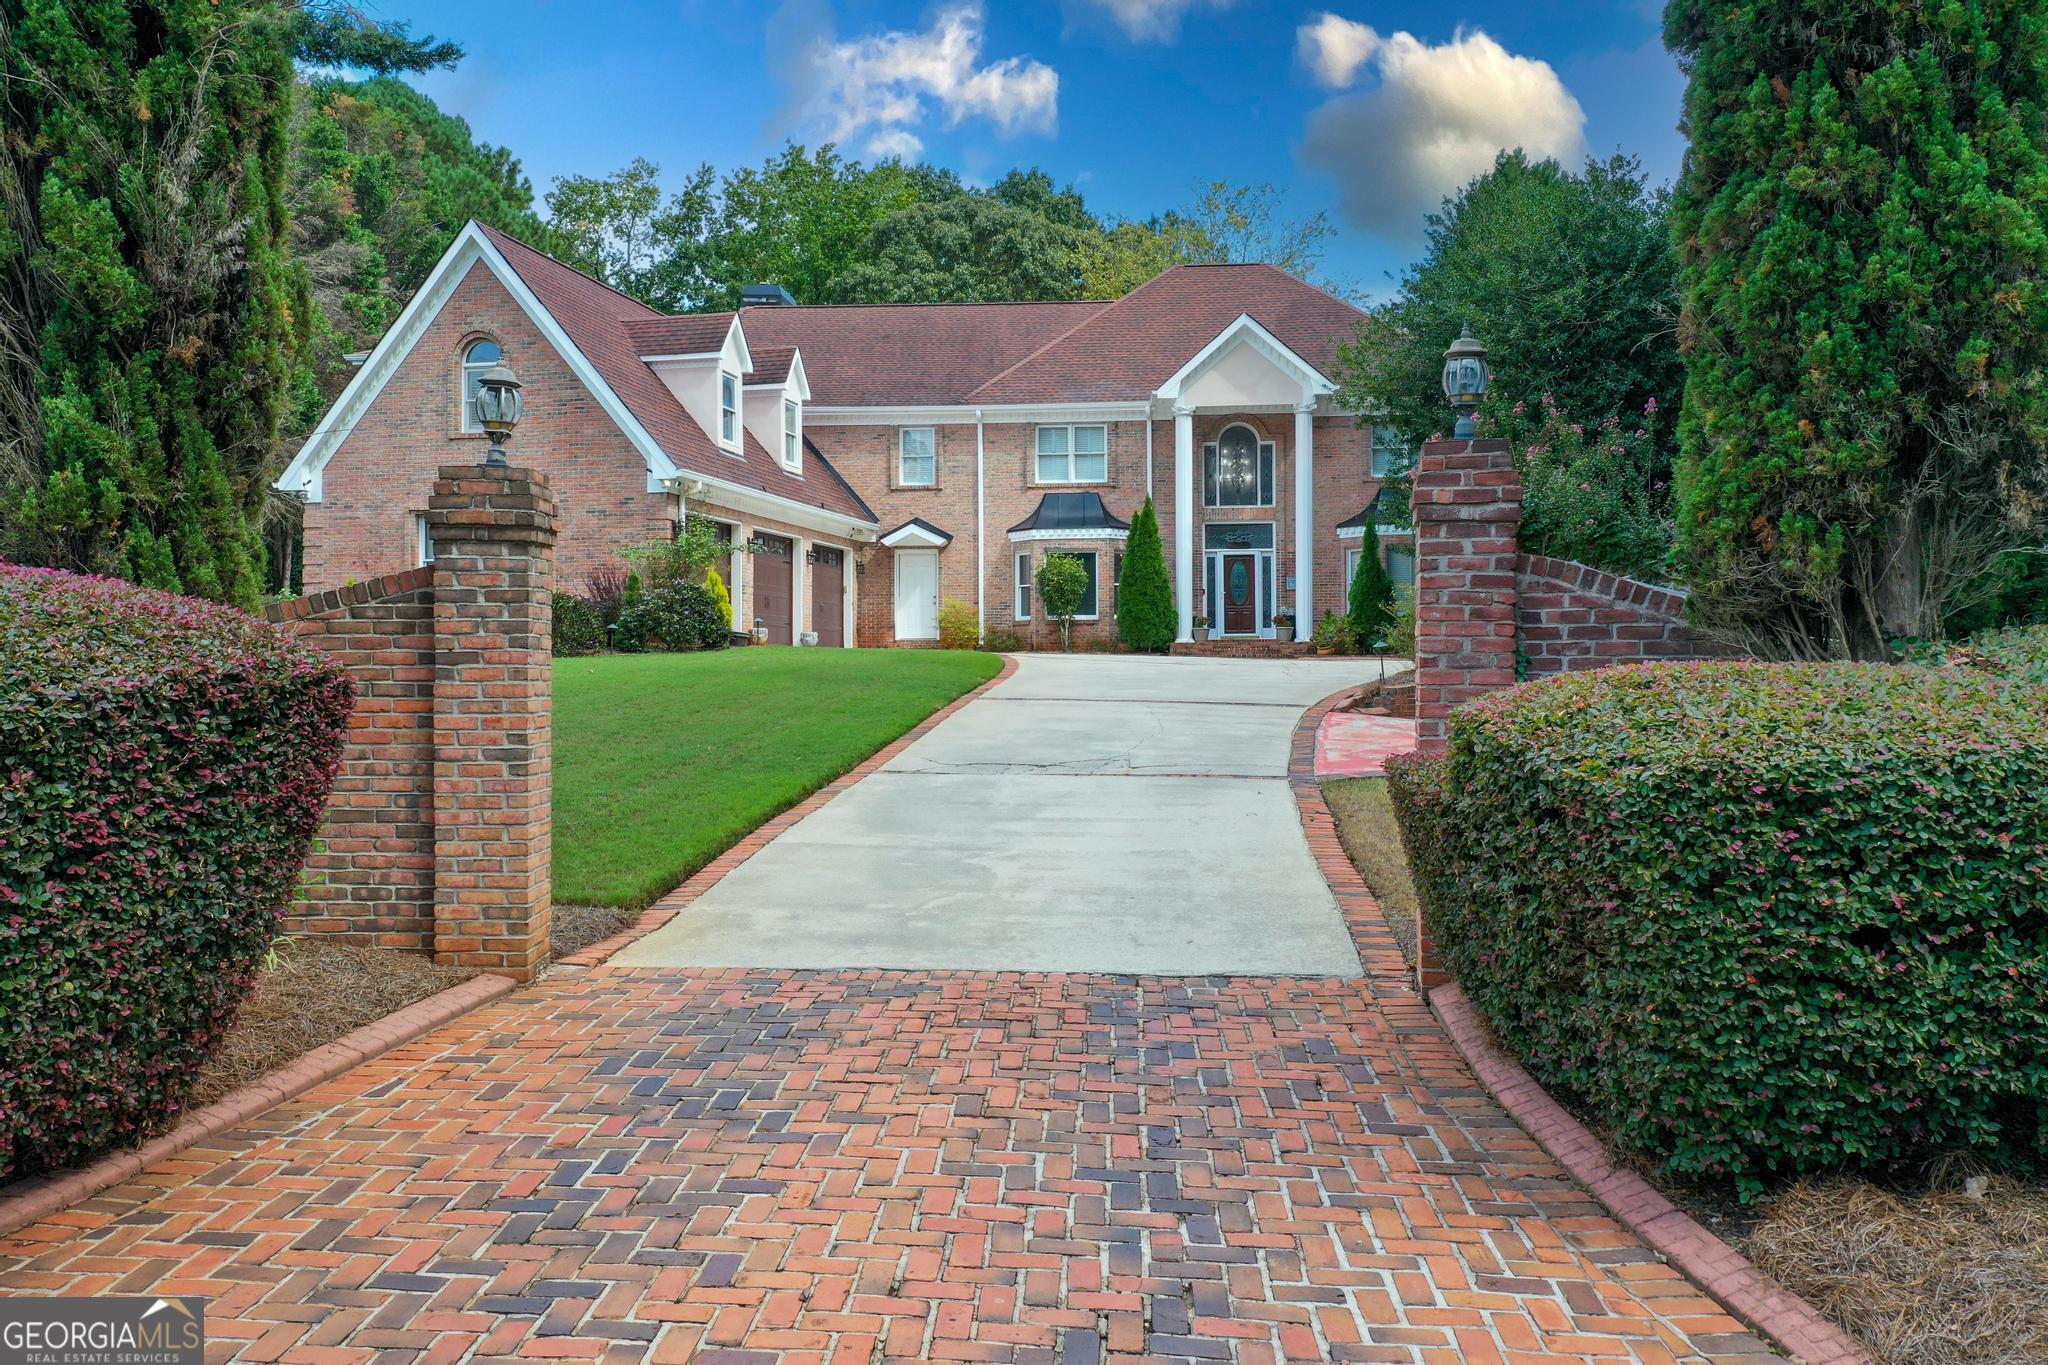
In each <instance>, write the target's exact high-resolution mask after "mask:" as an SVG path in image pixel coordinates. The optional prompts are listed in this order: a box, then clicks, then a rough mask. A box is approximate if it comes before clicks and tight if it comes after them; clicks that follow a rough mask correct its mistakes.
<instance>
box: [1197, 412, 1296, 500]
mask: <svg viewBox="0 0 2048 1365" xmlns="http://www.w3.org/2000/svg"><path fill="white" fill-rule="evenodd" d="M1239 427H1243V428H1244V429H1245V430H1246V431H1248V432H1250V433H1251V436H1252V444H1253V446H1254V448H1255V454H1254V457H1253V458H1255V459H1257V460H1258V461H1259V462H1260V463H1261V464H1263V463H1264V462H1265V461H1267V460H1271V461H1272V462H1273V477H1272V478H1271V479H1270V480H1268V481H1267V482H1268V484H1269V485H1270V487H1271V491H1272V494H1273V496H1272V497H1271V498H1269V499H1267V500H1266V501H1265V502H1210V501H1209V461H1210V459H1211V457H1214V458H1215V459H1216V461H1217V467H1216V495H1217V497H1219V498H1220V497H1222V496H1223V466H1222V456H1223V438H1224V437H1225V436H1228V435H1229V434H1230V433H1231V432H1233V431H1235V430H1236V429H1237V428H1239ZM1198 473H1199V477H1200V478H1201V480H1202V506H1203V507H1205V508H1207V507H1213V508H1215V509H1216V510H1218V511H1242V510H1243V509H1244V508H1247V507H1278V506H1279V505H1280V444H1279V442H1277V441H1269V440H1267V439H1266V438H1265V437H1263V436H1261V435H1260V434H1259V432H1258V429H1257V428H1256V427H1253V426H1251V425H1249V424H1248V423H1244V422H1232V423H1231V424H1230V425H1229V426H1227V427H1225V428H1223V430H1221V431H1219V432H1217V433H1216V439H1215V440H1213V441H1205V442H1203V443H1202V468H1201V469H1200V471H1199V472H1198ZM1259 473H1260V471H1259V470H1257V469H1254V470H1252V488H1253V491H1254V492H1256V491H1257V489H1258V484H1259Z"/></svg>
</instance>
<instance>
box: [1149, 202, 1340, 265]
mask: <svg viewBox="0 0 2048 1365" xmlns="http://www.w3.org/2000/svg"><path fill="white" fill-rule="evenodd" d="M1286 196H1287V191H1285V190H1283V189H1281V188H1280V187H1279V186H1278V185H1272V184H1257V185H1233V184H1230V183H1229V182H1227V181H1223V180H1213V181H1210V182H1209V183H1207V184H1205V185H1202V186H1201V187H1200V193H1199V194H1197V195H1196V197H1195V202H1194V203H1193V204H1192V205H1190V206H1189V207H1188V208H1187V209H1186V210H1185V217H1186V218H1187V219H1188V220H1190V221H1191V222H1193V224H1194V225H1195V228H1196V229H1197V231H1198V232H1199V233H1200V235H1201V237H1202V239H1203V240H1204V241H1205V242H1207V243H1208V245H1209V247H1210V249H1211V250H1212V252H1213V253H1214V257H1213V258H1214V259H1215V260H1219V261H1240V262H1242V261H1263V262H1265V263H1266V264H1267V265H1274V266H1278V267H1279V268H1280V269H1282V270H1284V271H1286V272H1287V273H1288V274H1290V275H1298V276H1300V277H1301V278H1302V279H1305V280H1306V279H1313V278H1315V275H1316V272H1317V269H1318V268H1319V267H1320V266H1321V264H1322V260H1323V253H1324V252H1325V251H1326V250H1328V248H1329V245H1330V239H1331V238H1332V237H1335V236H1336V235H1337V229H1336V228H1335V227H1333V226H1332V225H1331V223H1330V217H1329V215H1328V214H1326V213H1323V212H1321V211H1320V210H1318V211H1317V212H1315V213H1312V214H1310V215H1309V216H1308V217H1306V218H1289V217H1287V216H1285V214H1284V212H1283V210H1282V204H1281V201H1282V200H1283V199H1285V198H1286Z"/></svg>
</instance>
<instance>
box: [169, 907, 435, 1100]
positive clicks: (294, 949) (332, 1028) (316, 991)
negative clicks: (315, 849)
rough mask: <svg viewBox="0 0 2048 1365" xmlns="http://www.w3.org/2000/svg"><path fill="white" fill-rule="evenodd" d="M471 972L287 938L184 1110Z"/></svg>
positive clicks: (407, 956)
mask: <svg viewBox="0 0 2048 1365" xmlns="http://www.w3.org/2000/svg"><path fill="white" fill-rule="evenodd" d="M475 975H476V973H475V971H473V970H471V969H470V968H468V967H438V966H436V965H434V959H433V958H431V957H429V956H428V955H426V954H425V953H407V952H400V951H398V950H397V949H393V948H358V947H354V946H351V945H348V944H341V943H324V942H321V941H320V940H318V939H309V938H293V939H286V940H285V941H284V942H283V943H281V944H280V945H279V947H278V950H277V953H276V957H275V961H274V962H273V963H272V964H271V965H270V966H268V967H265V968H264V969H263V971H262V972H260V973H258V975H257V977H256V989H255V990H254V991H252V992H251V993H250V995H249V998H248V999H247V1000H246V1001H244V1002H243V1004H242V1010H241V1013H240V1014H239V1015H237V1016H236V1018H235V1026H234V1027H233V1028H231V1029H229V1030H228V1035H227V1038H226V1039H225V1040H224V1041H223V1042H222V1043H221V1046H220V1050H219V1051H218V1052H216V1053H214V1054H213V1057H212V1058H211V1059H210V1060H209V1061H208V1062H207V1063H206V1065H205V1066H203V1067H201V1068H200V1071H199V1079H198V1080H197V1082H195V1083H194V1085H193V1087H192V1092H191V1094H190V1096H189V1097H188V1098H187V1099H186V1102H185V1112H187V1113H189V1112H191V1111H192V1110H194V1109H198V1108H200V1107H202V1106H204V1105H208V1104H211V1103H213V1102H214V1101H215V1100H217V1099H219V1098H220V1097H221V1096H223V1095H225V1094H227V1093H228V1092H230V1091H232V1090H237V1089H240V1088H241V1087H242V1086H245V1085H247V1084H249V1083H250V1082H251V1081H255V1080H259V1079H261V1078H262V1077H263V1076H264V1075H265V1074H267V1073H269V1072H271V1071H275V1070H276V1069H277V1068H279V1067H281V1066H287V1065H289V1064H290V1063H292V1062H294V1061H297V1060H298V1059H299V1058H300V1057H302V1056H304V1055H305V1054H306V1053H308V1052H311V1051H312V1050H313V1049H314V1048H316V1047H321V1046H324V1045H325V1044H327V1043H331V1042H333V1041H334V1040H335V1039H337V1038H339V1037H341V1036H342V1035H343V1034H345V1033H349V1032H352V1031H354V1030H355V1029H359V1028H361V1027H362V1026H363V1025H365V1024H374V1023H376V1022H377V1021H378V1020H379V1019H382V1018H383V1017H384V1016H385V1015H387V1014H390V1013H392V1012H393V1011H394V1010H401V1009H404V1008H405V1007H406V1006H407V1005H410V1004H413V1003H415V1002H416V1001H420V1000H424V999H426V998H427V997H428V996H430V995H434V994H436V993H437V992H440V991H444V990H447V989H448V988H449V987H450V986H454V985H458V984H460V983H461V982H464V981H467V980H469V978H471V977H472V976H475Z"/></svg>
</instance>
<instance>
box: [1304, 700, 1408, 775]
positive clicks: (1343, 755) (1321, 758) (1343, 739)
mask: <svg viewBox="0 0 2048 1365" xmlns="http://www.w3.org/2000/svg"><path fill="white" fill-rule="evenodd" d="M1414 748H1415V722H1414V721H1412V720H1407V719H1404V718H1402V717H1400V716H1368V715H1361V714H1360V713H1358V712H1356V711H1332V712H1330V713H1329V714H1328V715H1325V716H1324V717H1323V720H1322V725H1321V726H1320V727H1319V728H1318V729H1317V731H1316V776H1317V777H1320V778H1331V777H1378V776H1380V775H1381V774H1383V773H1385V772H1386V770H1387V760H1388V759H1389V758H1392V757H1393V756H1394V755H1395V754H1405V753H1409V752H1411V751H1412V750H1413V749H1414Z"/></svg>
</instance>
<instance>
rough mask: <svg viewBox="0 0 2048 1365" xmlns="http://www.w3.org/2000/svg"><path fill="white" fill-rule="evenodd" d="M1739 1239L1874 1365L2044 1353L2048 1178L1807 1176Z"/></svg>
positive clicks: (1978, 1361) (1945, 1171)
mask: <svg viewBox="0 0 2048 1365" xmlns="http://www.w3.org/2000/svg"><path fill="white" fill-rule="evenodd" d="M1743 1249H1744V1250H1745V1251H1746V1252H1747V1253H1748V1255H1749V1257H1750V1259H1751V1260H1753V1261H1755V1262H1756V1264H1757V1266H1758V1268H1760V1269H1761V1270H1763V1271H1764V1272H1765V1273H1766V1274H1769V1275H1771V1276H1773V1277H1775V1278H1776V1279H1777V1280H1778V1282H1779V1283H1780V1284H1783V1285H1784V1286H1785V1287H1786V1288H1787V1289H1790V1290H1791V1291H1792V1292H1793V1293H1795V1294H1798V1295H1799V1296H1800V1297H1801V1298H1804V1299H1805V1300H1806V1301H1807V1302H1808V1303H1811V1304H1812V1305H1813V1306H1814V1307H1816V1308H1818V1309H1819V1310H1820V1311H1821V1312H1823V1313H1826V1314H1827V1315H1828V1316H1829V1317H1831V1318H1833V1319H1834V1320H1835V1321H1836V1322H1838V1323H1840V1324H1841V1325H1842V1326H1843V1327H1845V1328H1847V1329H1848V1331H1849V1333H1850V1334H1851V1335H1852V1336H1854V1337H1855V1338H1856V1339H1857V1340H1858V1341H1859V1342H1861V1343H1862V1344H1863V1345H1864V1346H1865V1347H1866V1348H1867V1349H1868V1350H1869V1351H1870V1353H1871V1355H1872V1356H1874V1357H1875V1358H1876V1359H1877V1360H1878V1361H1880V1362H1881V1363H1882V1365H2025V1363H2031V1365H2039V1362H2041V1361H2048V1186H2043V1185H2037V1184H2028V1183H2025V1182H2022V1181H2018V1180H2013V1179H2011V1178H2009V1177H2004V1176H1997V1175H1987V1174H1973V1173H1971V1172H1970V1171H1969V1169H1968V1168H1966V1167H1961V1166H1956V1165H1949V1166H1947V1167H1943V1168H1937V1170H1936V1171H1935V1173H1934V1175H1933V1178H1932V1179H1931V1180H1930V1182H1929V1187H1928V1188H1927V1189H1926V1190H1925V1191H1924V1192H1914V1193H1902V1192H1899V1191H1895V1190H1888V1189H1884V1188H1881V1187H1879V1186H1877V1185H1873V1184H1870V1183H1868V1182H1867V1181H1862V1180H1853V1179H1837V1180H1829V1181H1805V1182H1802V1183H1800V1184H1798V1185H1794V1186H1792V1187H1791V1188H1789V1189H1787V1190H1785V1191H1784V1192H1783V1193H1780V1194H1776V1195H1772V1196H1770V1197H1769V1198H1767V1199H1766V1200H1765V1201H1764V1202H1763V1203H1762V1205H1761V1206H1760V1207H1759V1209H1758V1219H1757V1222H1756V1225H1755V1226H1754V1227H1753V1228H1751V1229H1750V1231H1749V1235H1748V1237H1747V1238H1745V1239H1744V1248H1743Z"/></svg>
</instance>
